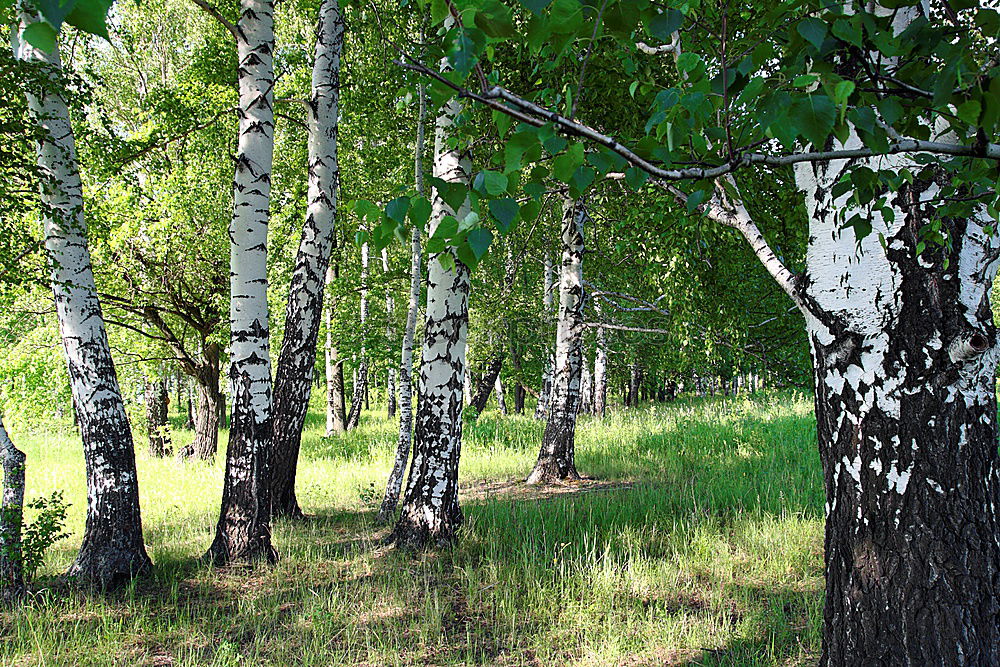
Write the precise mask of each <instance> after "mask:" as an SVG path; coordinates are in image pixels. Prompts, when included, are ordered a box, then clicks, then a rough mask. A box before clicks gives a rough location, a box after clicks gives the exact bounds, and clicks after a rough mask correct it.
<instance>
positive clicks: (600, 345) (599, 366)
mask: <svg viewBox="0 0 1000 667" xmlns="http://www.w3.org/2000/svg"><path fill="white" fill-rule="evenodd" d="M594 314H595V315H596V316H597V319H598V320H599V321H603V320H601V304H600V303H598V301H597V300H596V299H595V300H594ZM595 338H596V341H597V342H596V345H595V348H596V349H595V350H594V416H596V417H597V418H598V419H603V418H604V411H605V409H606V408H607V404H608V334H607V330H606V329H605V328H604V327H597V335H596V337H595Z"/></svg>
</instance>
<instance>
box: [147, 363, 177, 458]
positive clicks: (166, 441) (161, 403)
mask: <svg viewBox="0 0 1000 667" xmlns="http://www.w3.org/2000/svg"><path fill="white" fill-rule="evenodd" d="M146 431H147V434H148V437H149V453H150V455H151V456H156V457H163V456H170V454H171V453H172V449H173V448H172V447H171V443H170V426H169V424H168V422H167V381H166V380H165V379H163V378H157V379H154V380H147V381H146Z"/></svg>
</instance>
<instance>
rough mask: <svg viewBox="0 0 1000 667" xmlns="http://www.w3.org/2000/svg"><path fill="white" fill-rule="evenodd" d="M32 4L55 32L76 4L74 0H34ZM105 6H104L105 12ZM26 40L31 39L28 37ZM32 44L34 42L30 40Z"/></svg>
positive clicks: (89, 0) (57, 31) (88, 0)
mask: <svg viewBox="0 0 1000 667" xmlns="http://www.w3.org/2000/svg"><path fill="white" fill-rule="evenodd" d="M84 1H86V2H94V1H95V0H84ZM31 4H33V5H34V6H35V7H36V8H37V9H38V11H39V12H41V14H42V18H44V19H45V20H46V21H48V23H49V27H51V28H54V29H55V33H56V34H58V33H59V28H61V27H62V24H63V21H65V20H66V17H67V16H69V15H70V13H72V11H73V9H74V7H75V6H76V0H34V2H33V3H31ZM106 11H107V8H105V12H106ZM28 41H31V40H30V39H29V40H28ZM32 44H34V42H32ZM36 46H37V45H36ZM38 48H42V47H40V46H39V47H38Z"/></svg>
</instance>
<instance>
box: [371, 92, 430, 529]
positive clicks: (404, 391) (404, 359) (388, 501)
mask: <svg viewBox="0 0 1000 667" xmlns="http://www.w3.org/2000/svg"><path fill="white" fill-rule="evenodd" d="M417 95H418V100H419V110H418V112H417V140H416V147H415V149H414V153H413V172H414V180H415V183H416V187H417V192H418V193H420V194H423V192H424V171H423V155H424V124H425V119H426V117H427V97H426V93H425V90H424V87H423V86H422V85H421V86H419V88H418V91H417ZM420 253H421V249H420V228H419V227H417V226H416V225H414V226H413V232H412V233H411V236H410V302H409V305H408V307H407V309H406V329H405V330H404V331H403V343H402V347H401V352H400V360H399V441H398V444H397V445H396V458H395V460H394V461H393V464H392V472H390V473H389V480H388V481H387V482H386V485H385V495H384V496H383V497H382V506H381V507H380V508H379V511H378V520H379V522H380V523H387V522H388V521H389V518H390V517H392V515H393V514H395V512H396V505H397V504H398V502H399V492H400V490H401V488H402V485H403V472H404V471H405V470H406V462H407V461H408V460H409V458H410V447H411V445H412V442H413V339H414V336H415V334H416V330H417V312H418V311H419V309H420V280H421V274H420Z"/></svg>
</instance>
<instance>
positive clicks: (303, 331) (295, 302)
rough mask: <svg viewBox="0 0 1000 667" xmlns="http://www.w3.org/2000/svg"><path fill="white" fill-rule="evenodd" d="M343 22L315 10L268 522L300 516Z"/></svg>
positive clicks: (335, 10)
mask: <svg viewBox="0 0 1000 667" xmlns="http://www.w3.org/2000/svg"><path fill="white" fill-rule="evenodd" d="M343 42H344V20H343V18H342V16H341V14H340V5H339V1H338V0H325V1H324V2H323V3H322V4H321V5H320V10H319V19H318V21H317V25H316V53H315V59H314V61H313V72H312V97H311V99H310V100H309V102H308V104H307V105H306V106H307V124H308V129H309V193H308V197H309V206H308V208H307V209H306V221H305V225H304V226H303V228H302V239H301V241H300V243H299V250H298V255H297V257H296V260H295V269H294V271H293V273H292V282H291V287H290V289H289V294H288V307H287V310H286V313H285V337H284V339H283V340H282V343H281V353H280V355H279V357H278V369H277V373H276V375H275V381H274V438H273V457H274V458H273V471H272V474H273V481H272V491H271V494H272V497H271V508H272V514H273V515H274V516H292V517H300V516H302V510H301V509H300V508H299V503H298V499H297V498H296V496H295V472H296V469H297V466H298V458H299V446H300V444H301V440H302V427H303V426H304V425H305V419H306V410H307V408H308V407H309V395H310V392H311V390H312V374H313V367H314V366H315V363H316V343H317V340H318V337H319V328H320V318H321V316H322V313H323V295H324V292H325V281H326V273H327V269H328V267H329V264H330V252H331V249H332V248H333V236H334V223H335V221H336V211H337V187H338V178H339V170H338V167H337V114H338V108H337V107H338V104H339V98H340V54H341V51H342V49H343Z"/></svg>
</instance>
